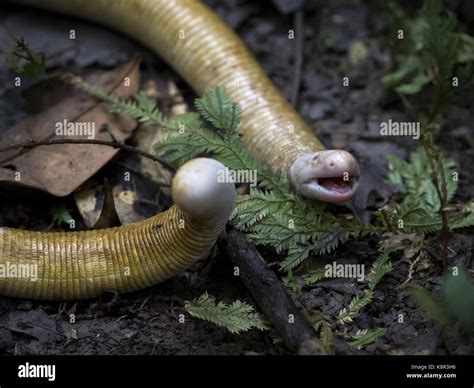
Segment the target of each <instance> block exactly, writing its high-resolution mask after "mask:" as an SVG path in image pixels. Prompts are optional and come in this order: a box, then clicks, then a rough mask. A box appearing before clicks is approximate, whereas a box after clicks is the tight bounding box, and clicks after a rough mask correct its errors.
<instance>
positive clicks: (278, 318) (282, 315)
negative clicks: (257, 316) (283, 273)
mask: <svg viewBox="0 0 474 388" xmlns="http://www.w3.org/2000/svg"><path fill="white" fill-rule="evenodd" d="M225 249H226V251H227V255H228V257H229V258H230V260H231V261H232V263H233V265H234V266H236V267H238V268H239V273H240V278H241V279H242V281H243V283H244V284H245V286H246V287H247V288H248V290H249V291H250V293H251V294H252V296H253V298H254V300H255V302H256V303H257V305H258V306H259V308H260V309H261V310H262V312H263V313H264V314H265V316H266V317H267V318H268V320H269V321H270V322H271V323H272V324H273V327H274V328H275V329H276V331H277V332H278V334H279V335H280V336H281V337H282V338H283V341H284V343H285V345H286V346H287V348H288V349H289V350H291V351H294V352H296V351H298V352H299V353H301V354H323V353H324V351H323V348H322V346H321V343H320V341H319V339H318V338H317V334H316V330H315V329H314V327H313V326H312V325H311V323H310V322H309V321H308V320H307V319H306V318H305V317H304V315H303V314H302V313H301V312H300V310H299V309H298V308H297V307H296V305H295V303H294V302H293V300H292V299H291V297H290V295H289V294H288V293H287V291H286V290H285V288H284V286H283V284H282V283H281V281H280V280H279V279H278V278H277V276H276V275H275V273H274V272H273V271H272V270H271V269H270V268H269V267H268V265H267V264H266V263H265V261H264V260H263V258H262V257H261V256H260V254H259V252H258V251H257V249H256V248H255V246H253V245H251V244H249V243H248V242H247V241H246V240H245V237H244V235H243V234H242V233H240V232H238V231H236V230H230V231H229V232H228V234H227V239H226V241H225ZM334 350H335V352H336V354H362V353H363V352H361V351H359V350H357V349H354V348H352V347H351V346H350V345H348V344H347V343H346V342H344V341H342V340H339V339H337V338H335V339H334Z"/></svg>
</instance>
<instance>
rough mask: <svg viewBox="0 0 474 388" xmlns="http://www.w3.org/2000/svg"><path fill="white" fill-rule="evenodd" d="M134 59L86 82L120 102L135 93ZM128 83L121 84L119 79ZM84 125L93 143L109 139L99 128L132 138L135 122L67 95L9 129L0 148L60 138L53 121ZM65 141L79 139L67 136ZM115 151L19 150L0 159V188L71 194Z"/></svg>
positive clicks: (120, 137) (95, 148) (70, 147)
mask: <svg viewBox="0 0 474 388" xmlns="http://www.w3.org/2000/svg"><path fill="white" fill-rule="evenodd" d="M139 62H140V60H139V58H138V57H137V56H134V57H132V58H131V59H130V60H129V61H127V63H125V64H123V65H122V66H120V67H118V68H116V69H114V70H112V71H109V72H104V73H102V74H98V75H97V74H96V75H91V76H89V77H88V78H87V81H88V82H90V83H93V84H97V85H101V86H102V87H104V88H105V90H107V91H110V92H112V91H113V92H114V93H115V94H117V95H118V96H120V97H121V98H129V97H131V96H133V95H135V94H136V93H137V92H138V90H139V87H140V73H139ZM126 77H128V78H129V82H128V83H125V82H124V80H125V78H126ZM63 120H67V121H68V122H90V123H94V124H95V130H96V134H95V139H99V140H110V135H109V133H108V132H107V131H106V130H102V131H101V128H103V127H104V125H107V127H108V128H109V129H110V130H111V131H112V133H113V134H114V136H115V138H116V139H117V140H118V141H125V140H126V139H127V138H129V137H130V136H131V134H132V131H133V129H134V128H135V127H136V122H135V121H134V120H132V119H130V118H128V117H122V116H117V115H111V114H110V113H109V112H108V111H107V109H106V107H105V105H104V104H97V101H96V100H95V99H93V98H90V97H87V96H84V95H83V94H81V95H78V94H75V93H74V94H73V95H71V96H70V97H68V98H66V99H65V100H63V101H61V102H59V103H57V104H55V105H54V106H52V107H50V108H49V109H47V110H46V111H44V112H42V113H40V114H37V115H34V116H30V117H28V118H27V119H25V120H23V121H21V122H20V123H18V124H17V125H15V126H14V127H12V128H10V129H9V130H8V131H7V132H6V133H5V134H4V135H2V137H1V139H0V147H4V146H7V145H10V144H14V143H20V142H23V141H28V140H30V139H31V140H46V139H60V137H58V136H56V135H55V125H56V123H58V122H63ZM68 138H69V139H74V138H82V139H84V136H68ZM117 152H118V150H117V149H113V148H111V147H106V146H101V145H89V144H85V145H77V144H60V145H51V146H43V147H36V148H32V149H29V150H24V152H18V151H12V152H8V153H7V152H5V153H3V154H1V155H0V185H4V184H10V185H11V184H13V185H19V186H26V187H30V188H35V189H39V190H42V191H45V192H48V193H50V194H53V195H55V196H58V197H63V196H66V195H69V194H70V193H72V192H73V191H74V190H75V189H76V188H77V187H79V186H80V185H81V184H83V183H84V182H85V181H86V180H87V179H89V178H90V177H91V176H92V175H94V174H95V173H96V172H97V171H98V170H99V169H100V168H101V167H102V166H104V165H105V164H106V163H107V162H108V161H109V160H110V159H111V158H112V157H113V156H114V155H115V154H116V153H117Z"/></svg>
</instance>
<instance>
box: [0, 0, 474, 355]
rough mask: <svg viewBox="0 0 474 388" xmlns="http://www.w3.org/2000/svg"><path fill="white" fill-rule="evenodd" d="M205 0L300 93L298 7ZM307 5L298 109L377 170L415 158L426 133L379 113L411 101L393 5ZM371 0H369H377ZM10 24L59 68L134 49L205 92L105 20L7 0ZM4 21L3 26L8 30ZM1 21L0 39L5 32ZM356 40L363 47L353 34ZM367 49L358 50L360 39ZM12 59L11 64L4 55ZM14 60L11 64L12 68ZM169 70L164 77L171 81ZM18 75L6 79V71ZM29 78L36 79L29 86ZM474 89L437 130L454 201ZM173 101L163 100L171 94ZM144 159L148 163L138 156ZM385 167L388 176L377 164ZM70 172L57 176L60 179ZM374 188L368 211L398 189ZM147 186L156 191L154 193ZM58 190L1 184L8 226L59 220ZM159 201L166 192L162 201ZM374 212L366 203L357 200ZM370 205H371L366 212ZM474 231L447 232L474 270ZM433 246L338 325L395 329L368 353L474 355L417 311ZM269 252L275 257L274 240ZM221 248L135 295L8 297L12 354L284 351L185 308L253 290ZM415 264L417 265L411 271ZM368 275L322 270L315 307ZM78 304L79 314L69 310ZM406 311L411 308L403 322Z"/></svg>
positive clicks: (359, 247)
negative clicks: (397, 127) (403, 97)
mask: <svg viewBox="0 0 474 388" xmlns="http://www.w3.org/2000/svg"><path fill="white" fill-rule="evenodd" d="M208 3H210V4H211V6H212V7H213V8H214V9H215V10H217V11H218V12H219V14H220V15H221V16H222V17H223V18H224V19H225V20H226V21H227V22H228V23H229V24H230V25H231V26H232V28H233V29H234V30H235V31H236V32H237V33H238V34H239V35H240V37H241V38H242V39H243V40H244V41H245V42H246V44H247V45H248V46H249V47H250V49H251V51H252V52H253V53H254V54H255V56H256V58H257V60H258V61H259V63H261V64H262V66H263V68H264V69H265V71H266V72H267V73H268V74H269V75H270V77H271V78H272V80H273V81H274V82H275V83H276V85H277V86H278V87H279V89H280V90H281V91H282V93H283V94H284V95H285V96H286V97H288V98H290V96H291V95H292V94H293V93H294V76H295V71H294V66H293V64H294V61H295V50H294V45H290V44H288V30H290V29H292V28H293V23H294V21H293V17H292V15H283V14H281V13H280V12H278V10H276V9H275V8H273V6H272V4H271V3H270V2H252V1H247V2H246V1H237V0H232V1H227V2H225V4H224V5H223V4H222V2H220V1H209V2H208ZM317 3H318V4H320V5H321V4H324V5H322V6H318V7H314V8H311V7H307V8H306V9H305V13H304V25H305V30H304V31H305V42H304V50H303V52H302V54H301V55H302V58H303V67H302V69H303V71H302V74H301V83H300V87H299V88H298V101H297V109H298V111H299V112H300V113H301V115H302V116H303V117H304V118H305V119H306V120H307V121H308V122H309V123H310V124H311V125H312V127H313V128H315V132H316V133H317V136H318V137H319V138H320V139H321V140H322V141H323V142H324V144H325V145H326V146H328V147H335V148H344V149H349V150H351V151H352V152H354V153H355V154H356V155H357V157H358V158H359V160H360V161H361V163H362V166H363V167H362V171H364V169H365V170H371V171H374V172H375V174H376V176H378V177H382V176H383V174H384V172H385V171H386V159H385V156H386V155H387V154H390V153H391V154H395V155H397V156H400V157H403V158H406V157H407V155H408V154H409V152H410V151H411V150H413V149H414V148H415V147H416V146H417V144H416V142H415V141H413V140H412V139H399V138H397V139H395V138H387V137H381V136H379V123H380V122H381V121H384V120H388V119H389V118H392V120H395V119H399V120H403V119H404V118H405V117H406V116H405V110H404V107H403V105H402V104H401V102H400V101H399V100H398V99H397V98H396V96H394V95H392V94H391V93H390V92H389V91H387V90H386V89H385V88H384V87H383V85H382V84H381V82H380V80H381V78H382V76H383V75H385V74H387V73H388V72H389V71H390V70H391V67H392V63H393V62H392V61H393V58H392V55H391V53H390V51H389V50H388V48H387V47H388V46H387V43H386V40H387V33H388V23H389V22H388V20H389V18H388V13H387V10H386V9H385V8H384V7H378V6H375V5H374V4H373V3H374V2H370V3H369V2H361V1H360V2H357V1H356V2H354V1H343V0H338V1H331V2H327V3H326V2H317ZM369 4H370V5H369ZM0 20H1V22H0V23H1V24H4V25H5V26H7V27H8V29H9V30H10V31H12V32H14V33H15V35H21V36H24V38H25V41H27V42H28V43H29V44H30V46H31V48H32V49H34V50H36V51H41V52H44V53H46V54H47V55H51V58H52V59H51V61H50V68H49V69H48V71H50V72H55V71H57V70H61V71H62V70H69V71H73V72H80V71H81V70H83V69H87V70H91V69H105V70H108V69H113V68H115V67H116V66H118V65H119V64H120V63H122V62H124V61H125V60H126V59H127V58H129V57H130V56H131V55H133V54H134V53H137V52H138V53H140V54H141V57H142V62H141V67H140V72H141V79H142V84H143V85H150V82H151V83H153V82H155V83H156V84H158V85H160V84H163V82H165V83H166V80H172V81H173V82H175V84H176V85H177V87H178V90H179V93H180V94H181V95H183V96H184V99H185V101H188V102H190V101H192V99H193V98H194V97H195V96H194V94H193V92H192V91H191V89H190V88H189V87H188V86H187V85H186V84H185V83H184V81H182V80H181V79H180V78H179V76H177V75H176V74H175V73H174V72H173V71H172V70H171V69H170V68H168V67H167V65H166V64H165V63H164V62H163V61H162V60H160V59H159V58H157V57H156V56H155V55H153V54H152V53H150V52H149V51H148V50H147V49H145V48H143V47H141V46H140V45H138V44H136V43H135V42H133V41H131V40H130V39H128V38H125V37H123V36H121V35H119V34H117V33H115V32H112V31H108V30H106V29H102V28H101V27H98V26H95V25H92V24H89V23H86V22H82V21H81V22H80V21H76V20H73V21H72V19H69V18H64V17H60V16H59V15H56V14H51V13H43V12H37V11H33V10H26V9H19V8H17V7H8V8H7V7H5V8H2V9H0ZM70 25H74V28H75V29H76V31H79V34H78V35H79V36H80V37H79V38H78V39H77V41H76V42H75V43H74V44H75V47H74V49H71V47H67V45H65V44H64V42H63V41H64V39H62V37H61V36H62V34H63V32H64V31H65V30H66V31H68V30H69V28H70ZM1 34H5V33H4V32H1ZM1 34H0V39H5V36H4V35H3V36H2V35H1ZM356 43H357V45H358V46H356V47H354V44H356ZM361 45H362V46H363V47H365V48H366V50H362V54H361V55H362V56H361V57H356V58H354V57H353V56H351V55H350V53H351V52H352V53H353V52H354V50H356V49H357V47H359V48H360V47H361ZM2 66H4V65H3V64H1V65H0V69H2V68H1V67H2ZM2 70H6V69H2ZM11 76H12V74H11V72H8V71H2V72H0V85H1V84H6V83H7V81H8V80H9V77H11ZM345 76H347V77H349V79H350V82H351V87H349V88H347V87H344V86H343V84H342V78H343V77H345ZM164 80H165V81H164ZM8 82H9V81H8ZM48 82H49V81H48V78H47V77H44V79H43V80H42V83H40V84H37V85H35V84H34V83H33V82H31V85H25V86H24V87H22V88H21V90H17V89H8V90H5V91H3V93H2V96H1V97H0V136H1V133H2V132H4V131H6V130H7V129H8V128H9V127H11V126H12V125H13V124H15V123H17V122H18V121H20V120H22V119H24V118H25V117H27V116H28V115H29V114H30V113H31V112H36V111H37V110H38V109H40V107H41V106H43V105H44V104H46V103H45V102H44V101H43V100H44V99H45V97H44V95H46V94H47V93H48V90H49V88H50V86H51V84H50V83H48ZM25 90H26V91H25ZM472 101H473V99H472V98H464V99H462V100H457V101H454V103H453V104H452V105H451V106H450V108H449V110H448V112H447V116H448V119H447V120H446V122H447V123H448V127H447V128H446V130H445V131H444V132H443V133H442V135H441V137H440V139H439V141H438V143H439V144H441V146H442V148H443V150H444V151H445V152H446V154H447V155H448V156H449V157H451V158H453V159H454V160H455V161H456V162H457V163H459V165H460V166H461V168H460V180H459V189H458V191H457V194H456V196H455V199H454V201H455V202H467V201H469V200H470V199H471V198H472V193H473V192H474V175H473V174H472V167H469V166H472V165H474V151H473V150H474V148H473V140H472V131H473V128H472V123H473V122H474V120H473V118H474V117H473V114H474V113H473V112H474V110H473V109H472ZM160 104H162V107H163V109H166V106H165V105H166V104H165V103H163V102H161V103H160ZM124 163H126V164H133V163H135V165H137V161H136V159H135V158H133V157H130V156H126V157H125V156H123V155H120V156H118V157H115V158H114V159H113V160H112V161H111V162H109V164H108V165H107V167H106V168H105V170H103V171H101V172H100V174H99V175H98V176H99V177H100V176H108V177H111V179H112V180H113V179H114V178H113V177H114V175H115V176H117V175H118V174H121V173H122V172H121V170H120V165H123V164H124ZM137 168H138V167H137ZM377 174H378V175H377ZM58 179H59V178H58ZM133 179H134V180H135V181H136V185H137V186H141V187H142V186H147V182H148V181H147V178H146V177H144V176H143V174H139V173H137V174H136V175H134V176H133ZM371 184H372V185H373V187H374V191H373V193H372V194H371V193H367V195H366V197H365V199H364V201H365V202H364V203H362V205H361V204H360V203H359V207H360V206H365V208H369V210H374V209H375V208H377V207H378V206H380V205H383V204H384V203H386V202H387V200H388V199H389V196H390V195H391V193H390V191H387V190H385V191H384V186H383V185H381V186H380V189H378V186H377V184H376V183H374V182H371ZM148 195H149V198H151V199H154V197H153V194H149V193H148ZM57 201H58V199H57V198H55V197H52V196H49V195H46V194H42V193H39V192H31V191H25V192H21V191H20V190H18V189H14V190H13V189H8V188H5V189H2V190H1V191H0V225H2V226H8V227H21V228H25V229H32V230H46V229H48V228H49V227H50V226H51V223H52V218H51V213H50V210H49V209H51V208H52V207H53V205H55V204H56V203H57ZM64 201H65V203H66V205H67V207H68V208H70V209H72V210H71V212H72V213H73V214H74V216H77V217H75V218H78V219H79V218H80V215H79V214H78V212H77V210H76V209H75V206H74V201H73V199H72V198H66V199H65V200H64ZM161 205H162V204H160V206H161ZM158 209H159V206H157V205H156V204H154V205H150V204H149V203H148V202H146V203H145V205H143V207H142V208H140V209H139V212H140V214H141V215H142V216H149V215H151V214H153V213H154V212H156V211H157V210H158ZM359 211H361V212H362V213H363V214H366V216H367V214H368V213H367V212H365V210H364V209H362V210H361V209H359ZM364 212H365V213H364ZM473 235H474V234H473V232H472V231H466V230H462V231H456V232H454V233H453V234H452V236H451V239H450V250H451V257H450V260H451V261H452V263H459V264H463V265H465V266H466V267H467V268H469V269H471V270H472V269H474V262H473V261H472V257H471V254H472V248H473V240H472V238H473ZM425 244H426V245H425V249H424V251H425V252H426V254H425V255H423V257H422V258H421V259H420V261H418V262H417V263H415V264H413V263H412V262H410V260H400V261H398V262H396V263H394V269H393V271H392V272H391V273H389V274H388V275H386V277H384V279H383V280H382V281H381V283H380V284H379V285H378V287H377V289H376V291H375V296H374V300H373V302H372V303H371V304H370V305H369V306H368V307H367V308H365V309H363V310H362V311H361V313H360V314H359V315H358V316H357V318H356V319H355V320H354V321H353V322H351V323H348V324H346V325H345V326H344V327H340V326H338V328H337V329H336V330H335V331H334V334H335V335H337V336H340V337H341V338H344V336H345V334H346V333H355V332H357V331H358V330H363V329H373V328H376V327H385V328H386V329H387V330H386V332H385V335H384V336H382V337H380V338H379V339H377V341H376V342H375V343H373V344H370V345H369V346H367V347H366V348H365V351H366V352H367V353H369V354H473V350H474V343H473V342H472V340H470V341H469V340H468V339H467V338H464V337H462V336H453V337H450V338H446V337H445V336H443V334H442V332H441V331H440V329H439V328H438V326H436V325H435V324H434V323H433V322H432V321H430V320H429V319H428V318H427V317H426V315H425V314H424V313H423V312H422V310H420V308H419V307H418V305H417V304H416V303H415V301H414V300H413V299H412V298H411V297H410V296H409V293H408V291H407V288H406V287H404V286H402V284H403V283H404V281H405V280H406V279H408V277H409V273H410V275H411V276H412V278H411V280H409V283H410V284H411V285H421V286H423V287H424V288H426V289H427V290H428V291H430V292H432V293H434V294H436V293H437V292H439V289H440V284H441V279H442V274H443V265H442V253H441V246H440V241H439V238H438V236H437V235H436V234H435V235H431V236H429V237H428V239H427V241H425ZM262 254H263V256H264V257H265V258H266V259H267V260H269V261H276V260H277V256H276V254H275V253H274V252H272V251H271V250H267V249H265V250H263V251H262ZM221 256H222V254H221V253H219V252H218V253H217V254H216V255H215V257H214V258H213V259H212V261H211V260H209V259H207V260H205V261H203V262H201V263H198V264H197V265H196V266H194V267H193V268H191V269H190V270H188V271H186V272H184V273H182V274H180V275H178V276H176V277H175V278H173V279H171V280H169V281H166V282H164V283H162V284H159V285H157V286H154V287H151V288H148V289H145V290H142V291H139V292H134V293H131V294H126V295H120V296H117V295H114V294H107V295H104V296H103V297H102V298H100V299H98V300H89V301H80V302H77V303H75V302H74V303H59V302H39V301H28V300H19V299H14V298H9V297H0V353H1V354H57V355H59V354H81V355H84V354H140V355H151V354H155V355H156V354H213V355H214V354H220V355H224V354H281V353H285V350H284V349H283V348H282V347H281V345H278V344H274V341H273V338H272V336H270V335H269V334H268V333H266V332H259V331H256V330H253V331H250V332H247V333H242V334H239V335H237V334H231V333H229V332H228V331H227V330H226V329H224V328H219V327H217V326H215V325H213V324H211V323H208V322H205V321H201V320H198V319H193V318H191V317H189V316H186V321H185V323H184V324H183V323H180V321H179V319H178V316H179V315H180V314H181V313H184V308H183V305H184V301H186V300H192V299H193V298H196V297H198V296H200V295H201V294H202V293H204V292H206V291H207V292H209V293H210V294H212V295H214V296H216V297H217V298H218V299H219V300H223V301H228V302H229V301H233V300H235V299H237V298H238V299H243V300H247V301H248V302H249V303H251V304H253V301H252V298H251V296H250V295H249V293H248V291H246V289H245V287H244V285H243V284H242V283H241V282H240V281H239V279H238V278H236V277H234V276H233V270H232V266H231V264H230V263H229V262H228V261H227V260H225V258H223V257H221ZM376 256H377V241H376V240H375V239H374V238H373V237H365V238H362V239H360V240H357V241H349V242H347V243H346V244H344V245H343V246H341V247H339V248H338V249H337V250H336V251H335V252H334V253H332V254H331V255H328V256H327V257H321V258H318V260H321V261H322V262H332V261H333V260H337V261H338V263H360V264H365V265H366V267H367V268H369V267H370V264H371V262H372V261H373V260H374V259H375V257H376ZM411 265H412V267H413V269H414V270H413V271H410V266H411ZM362 290H363V284H358V283H354V282H353V281H352V280H350V279H334V280H324V281H321V282H319V283H317V284H316V285H314V286H311V287H304V289H303V300H304V302H305V304H306V306H307V308H310V309H315V310H318V311H320V312H321V313H323V314H324V315H325V316H327V317H332V319H335V318H336V317H337V314H338V312H339V311H340V310H341V309H342V308H344V307H346V306H347V305H348V303H349V302H350V300H351V298H352V297H353V296H355V295H361V294H362ZM70 314H75V323H70V322H69V316H70ZM400 316H403V321H402V322H400Z"/></svg>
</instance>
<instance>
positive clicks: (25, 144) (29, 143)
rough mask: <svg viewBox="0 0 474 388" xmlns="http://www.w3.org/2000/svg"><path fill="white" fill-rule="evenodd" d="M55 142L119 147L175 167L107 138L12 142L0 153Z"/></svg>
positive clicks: (166, 165)
mask: <svg viewBox="0 0 474 388" xmlns="http://www.w3.org/2000/svg"><path fill="white" fill-rule="evenodd" d="M56 144H92V145H103V146H106V147H112V148H116V149H117V148H119V149H122V150H124V151H129V152H135V153H137V154H139V155H141V156H143V157H145V158H148V159H151V160H153V161H155V162H158V163H160V164H161V165H163V167H165V168H166V169H168V170H169V171H171V172H173V173H174V172H176V169H175V168H174V167H173V166H172V165H171V164H170V163H169V162H168V161H166V160H165V159H163V158H161V157H159V156H155V155H153V154H150V153H149V152H146V151H142V150H140V149H138V148H136V147H132V146H129V145H127V144H124V143H121V142H118V141H116V140H113V141H107V140H95V139H48V140H38V141H37V140H29V141H27V142H23V143H17V144H12V145H9V146H7V147H3V148H0V153H2V152H7V151H11V150H17V149H19V148H34V147H39V146H49V145H56Z"/></svg>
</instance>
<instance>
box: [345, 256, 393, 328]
mask: <svg viewBox="0 0 474 388" xmlns="http://www.w3.org/2000/svg"><path fill="white" fill-rule="evenodd" d="M394 250H395V249H394V248H392V247H386V248H384V249H383V250H382V252H381V254H380V255H379V256H378V257H377V259H375V261H374V262H373V264H372V269H371V271H370V274H369V275H368V276H367V288H366V289H365V290H364V294H363V295H362V296H361V297H359V296H355V297H354V298H352V300H351V302H350V303H349V306H347V307H344V308H343V309H342V310H341V311H339V316H338V321H339V323H341V324H345V323H348V322H352V320H353V319H354V318H355V317H356V316H357V314H359V312H360V310H362V309H363V308H364V307H365V306H367V305H368V304H369V303H370V302H372V298H373V297H374V290H375V287H376V286H377V284H379V283H380V281H381V280H382V278H383V277H384V276H385V275H386V274H387V273H389V272H391V271H392V270H393V266H392V263H391V262H390V261H389V258H390V254H391V253H392V252H393V251H394Z"/></svg>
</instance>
